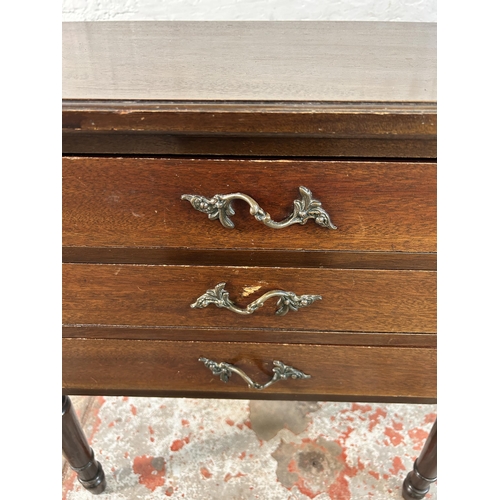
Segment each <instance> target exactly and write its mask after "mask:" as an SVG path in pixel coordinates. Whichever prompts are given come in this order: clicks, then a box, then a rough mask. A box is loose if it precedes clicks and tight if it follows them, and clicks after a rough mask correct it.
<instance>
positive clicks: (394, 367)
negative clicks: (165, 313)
mask: <svg viewBox="0 0 500 500" xmlns="http://www.w3.org/2000/svg"><path fill="white" fill-rule="evenodd" d="M200 356H204V357H206V358H209V359H213V360H214V361H217V362H221V361H225V362H228V363H231V364H234V365H236V366H238V367H239V368H241V369H243V370H244V371H245V372H246V373H247V374H248V375H249V376H250V377H252V379H253V380H255V381H257V382H259V383H265V382H266V381H267V380H269V378H271V376H272V371H271V369H272V366H273V365H272V362H273V360H280V361H282V362H284V363H285V364H288V365H291V366H293V367H295V368H297V369H299V370H302V371H304V372H305V373H307V374H309V375H311V379H306V380H287V381H280V382H278V383H276V384H274V385H272V386H271V387H269V388H268V389H266V390H264V391H258V392H257V391H255V390H251V389H248V387H247V386H246V384H245V382H244V381H243V380H242V379H240V378H239V377H238V376H237V375H233V376H232V377H231V378H230V380H229V382H228V383H227V384H224V383H223V382H222V381H220V380H219V377H216V376H214V375H212V373H211V372H210V371H209V370H208V369H207V368H206V367H205V366H204V365H203V364H202V363H201V362H199V361H198V358H199V357H200ZM62 378H63V391H64V392H65V393H80V394H81V393H86V394H93V393H99V394H107V393H115V394H123V395H125V394H128V393H129V392H134V393H136V392H137V391H139V393H149V394H156V395H162V396H171V395H177V394H179V393H183V394H185V395H187V396H189V393H190V392H195V393H198V394H199V393H200V392H201V393H203V394H206V395H209V394H210V393H216V394H217V395H219V394H220V393H221V392H222V393H223V396H224V397H226V398H232V397H236V396H238V395H239V396H241V395H243V394H249V395H250V397H252V396H253V397H256V393H257V395H258V397H259V398H261V397H274V396H275V395H285V396H289V397H294V398H302V397H303V396H306V395H309V396H315V397H317V396H319V395H321V399H329V400H336V399H337V398H345V397H349V398H353V399H354V400H363V399H364V398H365V397H370V398H377V399H379V400H380V399H382V398H388V397H391V398H406V399H407V400H408V399H410V400H411V399H412V398H430V399H432V398H435V397H436V351H435V349H418V348H396V347H356V346H324V345H321V346H316V345H300V344H299V345H287V344H258V343H243V342H168V341H153V340H144V341H140V340H134V341H131V340H88V339H63V369H62Z"/></svg>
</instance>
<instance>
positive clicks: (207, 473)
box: [200, 467, 212, 479]
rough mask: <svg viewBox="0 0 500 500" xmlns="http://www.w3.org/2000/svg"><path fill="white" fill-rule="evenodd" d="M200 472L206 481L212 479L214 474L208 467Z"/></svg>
mask: <svg viewBox="0 0 500 500" xmlns="http://www.w3.org/2000/svg"><path fill="white" fill-rule="evenodd" d="M200 472H201V475H202V476H203V477H204V478H205V479H210V478H211V477H212V473H211V472H210V471H209V470H208V469H207V468H206V467H202V468H201V469H200Z"/></svg>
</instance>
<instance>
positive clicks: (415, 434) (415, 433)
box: [408, 427, 429, 450]
mask: <svg viewBox="0 0 500 500" xmlns="http://www.w3.org/2000/svg"><path fill="white" fill-rule="evenodd" d="M428 435H429V433H428V432H426V431H424V430H423V429H421V428H420V427H415V428H414V429H410V430H409V431H408V436H410V438H411V440H412V441H413V443H414V446H413V449H414V450H420V449H421V448H422V447H423V446H424V443H425V440H426V439H427V436H428Z"/></svg>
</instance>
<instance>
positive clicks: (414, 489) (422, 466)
mask: <svg viewBox="0 0 500 500" xmlns="http://www.w3.org/2000/svg"><path fill="white" fill-rule="evenodd" d="M436 480H437V420H436V421H435V422H434V425H433V426H432V429H431V432H430V433H429V436H428V437H427V440H426V442H425V445H424V447H423V449H422V451H421V452H420V455H419V456H418V458H417V460H415V463H414V465H413V470H412V471H410V472H409V473H408V475H407V476H406V478H405V480H404V483H403V498H404V499H405V500H415V499H422V498H425V495H427V493H428V492H429V490H430V485H431V484H432V483H434V482H436Z"/></svg>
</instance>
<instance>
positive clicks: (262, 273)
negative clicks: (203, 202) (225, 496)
mask: <svg viewBox="0 0 500 500" xmlns="http://www.w3.org/2000/svg"><path fill="white" fill-rule="evenodd" d="M220 283H225V285H223V286H219V288H218V294H219V297H220V296H221V292H222V288H223V289H224V290H225V291H227V293H228V295H227V296H226V298H228V299H229V300H230V301H231V302H232V303H233V304H234V305H235V307H236V308H239V309H243V310H244V309H245V308H246V307H247V306H248V305H249V304H250V303H252V302H253V301H255V300H256V299H259V298H263V299H265V298H266V297H268V296H265V294H266V293H268V292H271V291H275V290H281V291H285V292H293V293H294V294H296V295H297V296H301V295H319V296H321V299H320V300H316V301H314V302H313V303H311V304H309V305H306V306H305V307H301V308H299V310H298V311H294V310H293V308H292V309H289V310H288V312H287V313H286V314H284V315H277V314H276V310H277V309H279V308H280V307H282V306H283V304H284V303H283V302H282V303H281V306H280V305H278V301H279V300H281V299H282V298H283V300H286V299H287V296H284V297H280V296H279V294H276V295H275V296H272V297H268V298H267V300H265V301H263V305H262V307H260V308H258V309H256V310H255V312H253V313H252V314H251V315H241V314H238V313H236V312H233V311H231V310H229V309H226V308H224V307H217V306H216V305H214V304H213V303H211V304H209V305H208V306H207V307H204V308H193V307H191V304H194V303H195V302H196V301H197V299H198V298H200V297H201V296H203V295H204V294H205V293H206V292H207V291H208V290H214V292H213V293H212V295H213V294H215V295H216V296H217V291H216V290H215V288H216V285H218V284H220ZM263 296H264V297H263ZM292 305H293V300H292ZM285 306H286V304H285ZM63 323H64V324H65V325H123V326H153V327H191V328H216V327H226V328H247V329H248V328H265V329H282V328H286V329H291V330H311V329H315V330H321V331H353V332H415V333H434V332H436V273H435V272H433V271H393V270H390V271H387V270H348V269H318V268H312V269H304V268H259V267H252V268H249V267H228V266H220V267H215V266H158V265H155V266H152V265H118V264H64V265H63Z"/></svg>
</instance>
